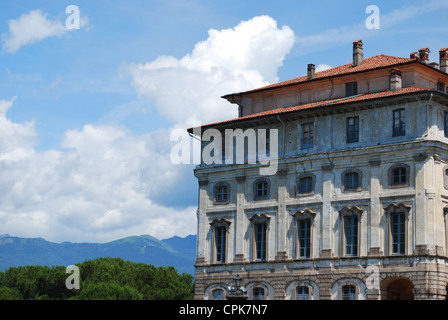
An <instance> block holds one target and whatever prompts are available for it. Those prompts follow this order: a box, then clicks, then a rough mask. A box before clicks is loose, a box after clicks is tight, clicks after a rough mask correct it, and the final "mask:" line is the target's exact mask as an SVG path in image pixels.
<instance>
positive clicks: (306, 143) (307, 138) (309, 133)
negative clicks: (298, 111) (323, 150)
mask: <svg viewBox="0 0 448 320" xmlns="http://www.w3.org/2000/svg"><path fill="white" fill-rule="evenodd" d="M313 136H314V124H313V123H305V124H303V125H302V149H307V148H312V147H313Z"/></svg>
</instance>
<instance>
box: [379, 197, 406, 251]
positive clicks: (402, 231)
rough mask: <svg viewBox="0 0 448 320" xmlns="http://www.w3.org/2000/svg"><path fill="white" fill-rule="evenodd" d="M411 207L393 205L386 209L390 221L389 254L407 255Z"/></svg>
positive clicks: (400, 204) (402, 204)
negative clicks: (408, 221)
mask: <svg viewBox="0 0 448 320" xmlns="http://www.w3.org/2000/svg"><path fill="white" fill-rule="evenodd" d="M411 208H412V207H411V206H410V205H408V204H405V203H399V204H395V203H392V204H390V205H388V206H387V208H385V212H386V214H387V219H388V228H389V230H388V242H389V244H388V250H389V254H392V255H395V254H406V243H407V241H406V237H407V232H406V228H407V219H408V214H409V211H410V210H411Z"/></svg>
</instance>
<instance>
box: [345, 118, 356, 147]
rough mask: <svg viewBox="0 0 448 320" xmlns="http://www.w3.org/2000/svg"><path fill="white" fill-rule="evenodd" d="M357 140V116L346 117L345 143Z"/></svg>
mask: <svg viewBox="0 0 448 320" xmlns="http://www.w3.org/2000/svg"><path fill="white" fill-rule="evenodd" d="M352 142H359V117H349V118H347V143H352Z"/></svg>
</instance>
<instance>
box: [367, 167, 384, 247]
mask: <svg viewBox="0 0 448 320" xmlns="http://www.w3.org/2000/svg"><path fill="white" fill-rule="evenodd" d="M369 164H370V210H369V216H368V218H369V220H368V224H369V226H368V234H369V243H368V246H369V251H368V255H369V256H379V255H381V250H380V246H381V234H380V232H381V229H380V219H381V204H380V180H379V171H380V170H379V168H380V164H381V161H379V160H372V161H369Z"/></svg>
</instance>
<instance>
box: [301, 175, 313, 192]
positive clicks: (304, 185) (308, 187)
mask: <svg viewBox="0 0 448 320" xmlns="http://www.w3.org/2000/svg"><path fill="white" fill-rule="evenodd" d="M311 192H313V178H312V177H303V178H300V180H299V194H300V193H311Z"/></svg>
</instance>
